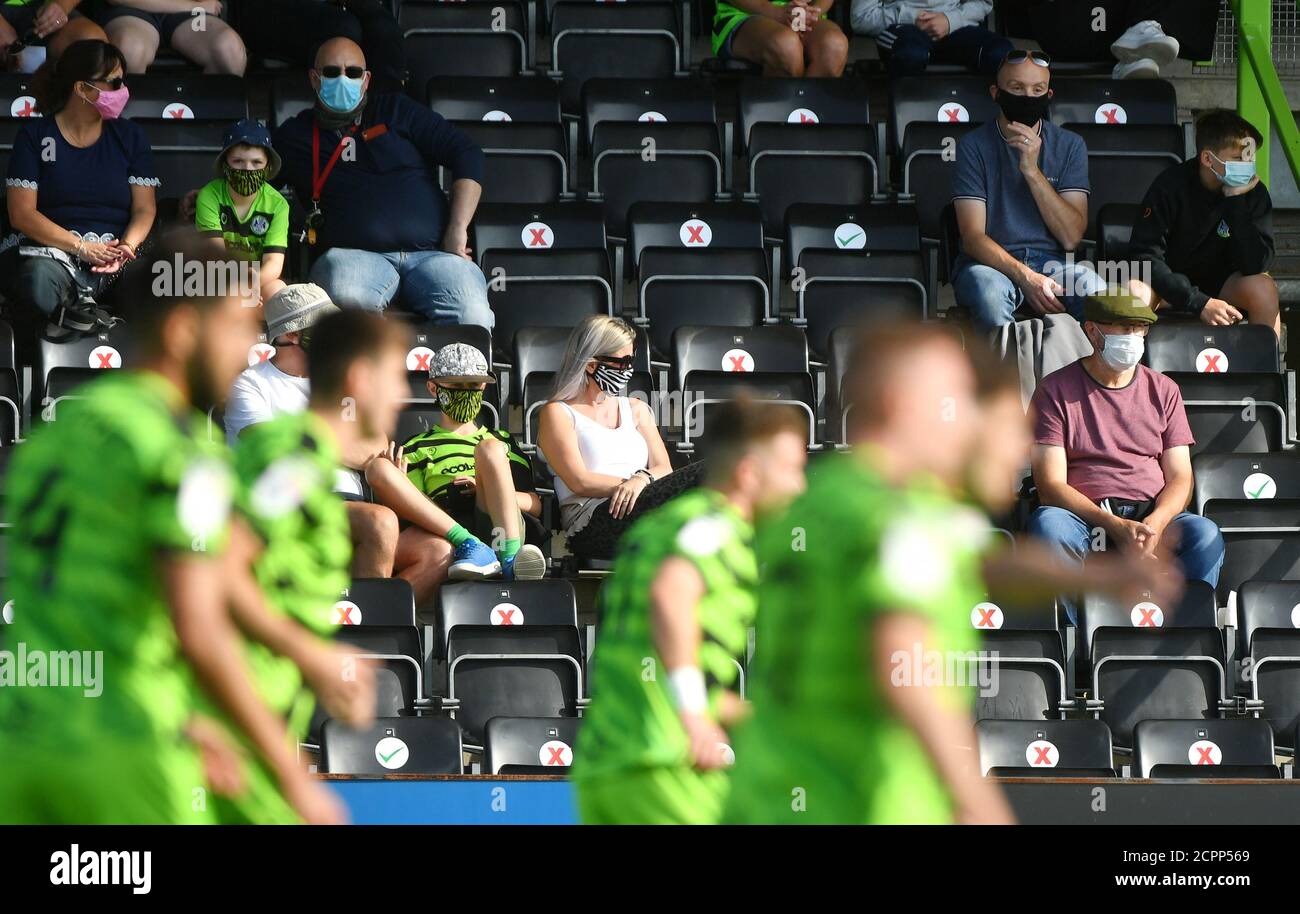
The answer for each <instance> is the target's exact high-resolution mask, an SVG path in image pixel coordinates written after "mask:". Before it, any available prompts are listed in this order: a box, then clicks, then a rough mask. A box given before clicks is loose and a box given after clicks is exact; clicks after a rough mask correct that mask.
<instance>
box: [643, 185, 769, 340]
mask: <svg viewBox="0 0 1300 914" xmlns="http://www.w3.org/2000/svg"><path fill="white" fill-rule="evenodd" d="M627 252H628V253H627V258H628V260H629V261H630V264H629V265H630V268H631V273H632V275H633V278H634V280H635V282H636V286H637V323H638V324H639V325H640V326H642V327H646V328H648V329H649V334H650V342H651V344H652V345H653V347H654V352H655V353H656V354H657V356H658V357H659V358H660V359H663V358H666V357H667V353H668V352H669V350H670V349H671V348H672V335H673V331H675V330H676V329H677V328H678V327H679V326H682V325H684V324H700V323H707V324H710V325H715V326H727V327H754V326H757V325H758V324H761V323H763V322H765V321H770V320H773V319H774V316H775V309H774V308H773V305H772V301H771V290H770V287H769V281H768V264H767V257H766V254H765V252H764V249H763V226H762V221H761V219H760V217H759V213H758V208H757V207H756V206H754V205H753V204H751V203H715V204H698V205H697V204H679V203H661V202H642V203H636V204H633V206H632V208H631V210H630V213H629V219H628V244H627Z"/></svg>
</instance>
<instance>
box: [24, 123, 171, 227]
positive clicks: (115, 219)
mask: <svg viewBox="0 0 1300 914" xmlns="http://www.w3.org/2000/svg"><path fill="white" fill-rule="evenodd" d="M5 185H6V186H7V187H24V188H28V189H30V190H34V191H36V211H37V212H39V213H40V214H41V215H42V216H44V217H45V218H46V219H49V220H50V221H51V222H53V223H54V224H55V225H58V226H60V227H62V228H65V229H67V230H68V231H70V232H76V233H77V235H78V236H80V237H84V238H87V239H89V240H91V241H101V240H102V241H109V240H112V239H115V238H121V237H122V232H124V231H125V230H126V227H127V224H128V223H129V222H130V221H131V187H132V185H139V186H144V187H154V188H156V187H158V186H159V181H158V174H157V172H155V171H154V168H153V156H152V154H151V153H150V150H149V139H148V137H146V136H145V134H144V130H142V129H141V128H140V125H139V124H137V123H135V122H134V121H128V120H125V119H123V118H117V119H115V120H108V121H104V129H103V131H102V132H101V133H100V135H99V139H98V140H96V141H95V142H94V143H93V144H92V145H90V146H86V147H84V148H83V147H79V146H73V145H72V144H71V143H69V142H68V141H67V140H65V139H64V138H63V133H62V131H60V130H59V126H58V123H57V122H56V121H55V120H54V118H52V117H31V118H25V119H24V120H23V122H22V124H21V126H19V128H18V133H17V135H16V136H15V137H14V148H13V152H12V153H11V154H10V156H9V173H8V176H7V177H6V178H5Z"/></svg>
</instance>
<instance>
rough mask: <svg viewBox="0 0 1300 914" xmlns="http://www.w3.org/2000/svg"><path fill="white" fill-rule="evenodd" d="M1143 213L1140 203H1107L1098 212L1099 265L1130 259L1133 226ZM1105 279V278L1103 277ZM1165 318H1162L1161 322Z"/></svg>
mask: <svg viewBox="0 0 1300 914" xmlns="http://www.w3.org/2000/svg"><path fill="white" fill-rule="evenodd" d="M1141 211H1142V205H1141V204H1140V203H1105V204H1103V205H1102V206H1101V207H1099V208H1098V210H1097V263H1098V264H1099V265H1103V264H1106V263H1108V262H1122V261H1124V260H1126V259H1127V258H1128V255H1129V246H1130V244H1131V243H1132V241H1133V226H1134V225H1135V224H1136V223H1137V219H1138V216H1139V215H1140V213H1141ZM1103 278H1105V277H1103ZM1163 319H1164V318H1163V317H1162V318H1161V320H1163Z"/></svg>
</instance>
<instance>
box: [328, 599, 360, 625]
mask: <svg viewBox="0 0 1300 914" xmlns="http://www.w3.org/2000/svg"><path fill="white" fill-rule="evenodd" d="M330 621H331V622H333V623H334V624H335V625H360V624H361V607H360V606H358V605H357V604H355V603H353V602H352V601H351V600H339V601H338V602H337V603H335V604H334V618H333V619H331V620H330Z"/></svg>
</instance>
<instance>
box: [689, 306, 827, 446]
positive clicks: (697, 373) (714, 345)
mask: <svg viewBox="0 0 1300 914" xmlns="http://www.w3.org/2000/svg"><path fill="white" fill-rule="evenodd" d="M669 377H670V378H671V379H672V382H671V383H672V390H674V391H681V393H682V399H683V413H682V414H683V440H682V443H681V444H680V445H679V447H678V449H679V450H680V451H681V452H682V453H686V454H691V455H692V456H693V459H699V458H700V456H702V455H703V454H704V453H705V452H706V451H707V450H708V444H709V442H708V431H707V429H708V422H707V419H706V416H705V414H704V410H705V408H706V407H710V406H713V405H715V404H718V403H722V402H725V401H726V400H729V399H734V398H735V397H736V396H737V395H739V394H741V393H744V394H746V395H748V396H750V397H753V398H754V399H755V400H758V401H760V402H767V403H769V404H770V405H771V406H772V407H776V406H780V407H790V408H794V409H798V410H800V411H801V412H802V413H803V414H804V415H805V416H806V417H807V419H808V445H809V447H816V446H817V445H816V439H817V435H816V405H817V401H816V394H815V390H814V387H813V380H812V374H811V372H810V370H809V365H808V343H807V341H806V340H805V339H804V335H803V331H802V330H800V329H799V328H798V327H793V326H790V325H788V324H772V325H769V326H764V327H753V328H749V329H742V328H737V327H692V326H686V327H679V328H678V329H677V332H676V333H675V334H673V346H672V371H671V372H670V373H669ZM693 438H694V439H696V440H692V439H693Z"/></svg>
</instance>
